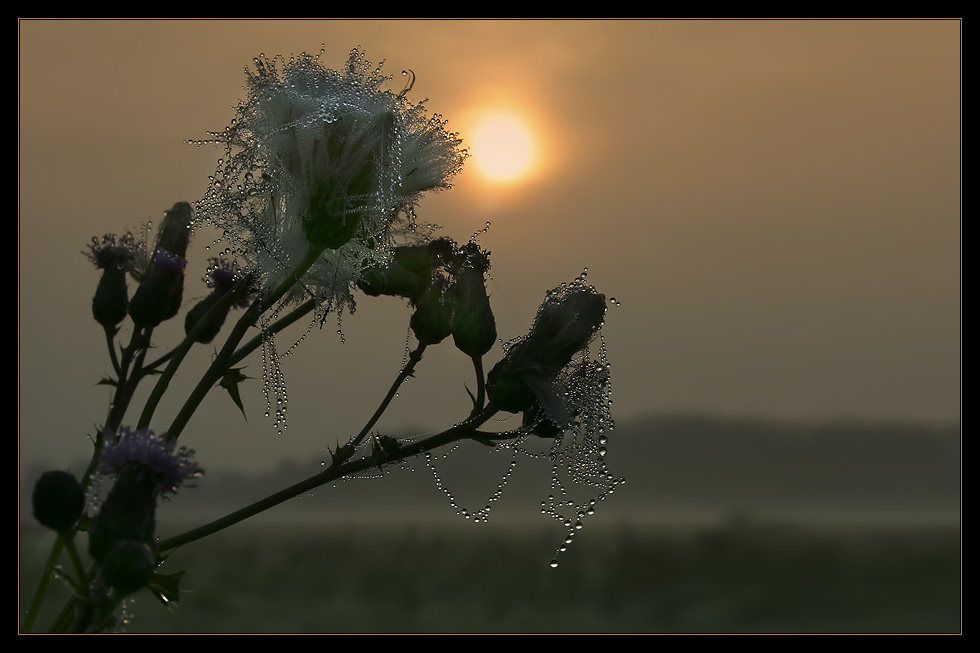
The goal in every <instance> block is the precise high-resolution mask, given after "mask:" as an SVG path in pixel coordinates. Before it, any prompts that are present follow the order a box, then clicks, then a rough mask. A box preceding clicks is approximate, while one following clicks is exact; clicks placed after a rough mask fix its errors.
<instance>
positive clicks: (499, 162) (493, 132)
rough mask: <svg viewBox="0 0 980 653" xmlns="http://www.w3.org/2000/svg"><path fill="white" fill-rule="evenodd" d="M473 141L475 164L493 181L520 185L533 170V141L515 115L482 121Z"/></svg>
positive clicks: (499, 116) (483, 119) (525, 127)
mask: <svg viewBox="0 0 980 653" xmlns="http://www.w3.org/2000/svg"><path fill="white" fill-rule="evenodd" d="M470 140H471V143H472V147H471V149H470V154H471V155H472V159H471V160H472V161H473V164H474V165H475V166H476V168H477V169H479V171H480V173H482V175H483V176H484V177H486V178H487V179H489V180H491V181H495V182H501V183H505V182H507V183H512V182H516V181H520V180H522V179H524V178H526V177H527V176H528V175H529V173H530V172H531V170H532V169H533V166H534V163H535V158H536V153H535V146H534V139H533V138H532V136H531V132H530V130H529V129H528V127H527V125H526V123H525V122H524V121H522V120H521V119H520V118H518V117H516V116H515V115H512V114H506V113H494V114H490V115H487V116H485V117H483V118H482V119H481V120H479V122H478V123H477V125H476V127H475V129H474V131H473V134H472V136H471V137H470Z"/></svg>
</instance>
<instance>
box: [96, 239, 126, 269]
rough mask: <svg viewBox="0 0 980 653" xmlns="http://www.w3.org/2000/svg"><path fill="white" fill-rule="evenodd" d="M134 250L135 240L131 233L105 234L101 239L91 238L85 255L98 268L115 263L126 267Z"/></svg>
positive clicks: (117, 265) (120, 266) (119, 266)
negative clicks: (117, 236)
mask: <svg viewBox="0 0 980 653" xmlns="http://www.w3.org/2000/svg"><path fill="white" fill-rule="evenodd" d="M135 252H136V240H135V238H134V237H133V234H126V235H124V236H120V237H119V238H118V239H117V238H116V235H115V234H106V235H104V236H102V239H101V240H100V239H99V238H94V237H93V238H92V242H91V243H90V244H89V251H88V253H87V256H88V258H89V260H90V261H92V262H93V263H95V267H97V268H99V269H100V270H104V269H105V268H108V267H109V266H110V265H115V266H116V267H118V268H123V269H126V268H128V267H129V265H130V263H131V262H132V260H133V258H134V256H135Z"/></svg>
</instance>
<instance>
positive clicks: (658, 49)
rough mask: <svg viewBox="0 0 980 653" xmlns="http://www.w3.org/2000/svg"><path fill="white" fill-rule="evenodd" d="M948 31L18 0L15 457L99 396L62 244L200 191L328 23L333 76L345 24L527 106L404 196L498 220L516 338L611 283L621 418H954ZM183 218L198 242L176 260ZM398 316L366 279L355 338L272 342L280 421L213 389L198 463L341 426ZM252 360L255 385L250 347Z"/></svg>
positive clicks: (86, 289)
mask: <svg viewBox="0 0 980 653" xmlns="http://www.w3.org/2000/svg"><path fill="white" fill-rule="evenodd" d="M960 30H961V25H960V23H959V22H958V21H953V20H935V21H680V22H677V21H627V22H618V21H603V22H592V21H566V22H550V21H533V22H520V21H505V22H456V21H391V22H374V21H368V22H352V21H304V22H293V21H272V22H270V21H135V22H134V21H110V22H106V21H33V20H23V21H21V22H20V23H19V55H20V61H19V64H20V68H19V74H20V78H19V101H20V107H19V108H20V116H19V118H20V120H19V155H20V161H19V163H20V167H19V173H20V174H19V188H18V191H19V193H18V199H19V207H18V208H19V255H20V256H19V258H20V261H19V262H20V419H21V423H20V425H21V446H22V455H23V456H24V458H25V460H31V459H34V458H40V457H51V456H54V457H55V458H56V460H55V462H56V463H59V464H64V463H67V462H69V461H73V460H77V459H79V458H81V457H83V456H87V451H86V444H85V439H84V437H85V434H86V432H87V430H88V431H91V429H92V425H93V424H94V423H96V422H98V421H99V420H101V419H103V417H104V414H105V410H106V404H107V402H108V399H109V393H108V391H107V390H106V389H105V387H102V386H95V385H94V383H95V381H97V380H98V378H100V376H102V375H103V374H106V373H107V372H108V370H109V365H108V363H107V362H106V356H105V351H104V343H103V340H102V333H101V329H100V327H98V326H97V325H96V324H95V323H94V322H93V321H92V320H91V317H90V303H91V297H92V292H93V291H94V288H95V284H96V283H97V281H98V274H97V272H96V271H95V270H94V269H93V268H92V267H91V264H90V263H89V262H88V261H87V260H86V259H85V257H84V256H83V255H82V254H81V253H80V252H81V251H82V249H83V248H84V247H85V245H86V244H87V243H88V242H89V240H90V239H91V237H92V236H96V235H102V234H103V233H106V232H120V231H123V230H125V229H126V228H137V227H138V226H139V225H140V224H141V223H142V222H144V221H145V220H147V219H154V220H157V219H159V217H160V216H161V215H162V212H163V210H165V209H167V208H169V207H170V206H171V205H173V203H174V202H176V201H181V200H188V201H194V200H196V199H198V198H200V197H201V196H202V194H203V191H204V187H205V184H206V183H207V176H208V175H209V174H210V173H211V172H212V171H213V168H214V163H215V160H216V159H217V158H218V156H219V155H220V152H219V151H218V150H216V149H209V148H197V147H195V146H191V145H187V144H186V143H185V140H186V139H194V138H203V137H205V136H206V132H207V131H209V130H219V129H221V128H223V127H224V126H225V125H226V124H227V123H228V121H229V120H230V119H231V117H232V115H233V112H234V106H235V105H236V103H237V101H238V100H239V98H241V97H242V96H243V91H242V86H243V79H244V77H243V72H242V71H243V69H244V67H245V66H246V65H249V64H250V62H251V59H252V57H253V56H255V55H257V54H259V53H265V54H267V55H273V54H286V55H288V54H290V53H298V52H300V51H303V50H305V51H317V50H319V48H320V45H321V44H324V46H325V52H324V54H323V56H322V60H323V61H325V62H326V64H327V65H329V66H331V67H338V66H341V65H342V64H343V63H344V62H345V60H346V56H347V53H348V52H349V51H350V50H351V48H353V47H355V46H361V47H362V48H363V49H364V50H365V52H366V54H367V56H368V58H369V59H371V60H372V61H380V60H382V59H384V60H386V63H385V70H386V71H387V72H388V73H389V74H392V75H396V79H395V80H394V81H393V87H395V88H400V87H401V86H402V84H403V80H402V78H401V77H400V76H399V75H398V73H400V71H401V70H402V69H404V68H410V69H412V70H413V71H414V72H415V74H416V76H417V78H416V82H415V85H414V88H413V89H412V91H411V97H413V98H415V99H422V98H426V97H428V98H429V102H428V107H429V109H430V110H431V111H434V112H438V113H440V114H442V116H443V117H444V118H445V119H447V120H449V126H450V128H451V129H453V130H458V131H460V134H461V136H462V138H463V139H464V141H465V140H466V139H467V129H471V130H472V129H475V127H476V125H475V121H476V119H477V117H478V116H479V115H480V114H481V112H483V111H485V110H487V109H488V108H497V109H504V110H508V111H512V112H514V113H515V114H516V115H519V116H522V117H523V118H524V119H525V120H526V122H527V126H528V128H529V130H530V131H531V133H532V135H533V137H534V138H535V145H536V148H537V151H538V154H539V157H540V158H539V159H538V161H537V163H536V164H535V165H536V167H535V168H534V174H533V176H532V177H531V178H529V179H528V180H526V181H525V182H523V183H517V184H512V185H489V184H487V183H486V181H485V180H484V179H483V178H482V177H481V176H480V175H479V174H478V173H477V170H476V169H475V166H472V165H468V166H467V167H466V169H464V171H463V173H462V174H461V175H460V176H459V177H458V178H457V184H456V187H455V188H454V189H453V190H451V191H449V192H446V193H443V194H440V195H436V196H432V197H428V198H426V199H425V200H423V202H422V203H421V204H420V206H419V207H418V214H419V217H420V218H421V219H422V220H425V221H428V222H434V223H437V224H439V225H441V226H442V227H443V228H444V229H443V233H444V234H445V235H448V236H450V237H453V238H455V239H456V240H460V241H465V240H466V239H467V238H469V236H470V235H471V234H473V233H474V232H476V231H478V230H480V229H482V228H483V226H484V225H485V223H486V222H488V221H489V222H490V223H491V227H490V229H489V231H488V232H487V233H486V234H484V235H483V236H481V238H480V242H481V243H482V244H483V246H484V247H486V248H488V249H490V250H491V252H492V263H493V268H492V270H491V275H492V278H493V281H492V283H491V286H490V290H491V292H492V298H491V300H492V302H493V305H494V309H495V313H496V317H497V324H498V332H499V335H500V337H501V338H502V339H504V340H507V339H509V338H511V337H514V336H518V335H522V334H523V333H524V332H525V331H526V328H527V326H528V325H529V323H530V321H531V319H532V317H533V314H534V310H535V308H536V307H537V305H538V303H539V302H540V300H541V298H542V297H543V296H544V292H545V291H546V290H547V289H549V288H552V287H554V286H556V285H558V284H559V283H561V282H562V281H568V280H570V279H572V278H573V277H575V276H576V275H577V274H578V273H579V272H580V271H581V270H582V268H583V267H586V266H587V267H588V268H589V279H590V280H591V281H592V282H593V283H594V284H596V285H597V286H598V287H599V290H600V291H602V292H604V293H606V294H607V296H613V297H616V299H618V300H620V301H621V302H622V306H621V307H618V308H617V307H613V308H611V309H610V311H609V314H608V316H607V326H606V329H605V330H604V333H605V336H606V340H607V345H608V350H609V358H610V361H611V362H612V364H613V381H614V388H615V393H614V397H615V400H616V403H615V412H614V415H615V417H617V418H618V419H620V420H627V419H630V418H635V417H639V416H642V415H645V414H649V413H653V412H666V411H673V410H687V411H700V412H706V413H712V414H725V415H751V416H761V417H777V418H782V417H788V418H805V419H816V418H837V417H860V418H865V419H916V420H927V421H944V422H951V421H955V420H957V419H958V418H959V411H960V358H961V345H960V335H961V330H960V320H961V313H960V293H961V281H960V271H961V252H960V248H961V222H960V193H961V179H960V176H961V162H960V157H961V143H960V141H961V107H960V103H961V79H960V76H961V69H960V58H961V34H960ZM476 156H478V153H477V152H474V157H476ZM470 163H473V162H470ZM205 240H206V239H205V238H198V242H197V243H196V244H197V246H198V249H197V253H196V256H197V258H196V259H195V254H194V253H192V254H191V257H190V258H191V267H190V269H191V270H192V271H191V272H189V277H190V278H192V279H195V281H196V279H197V277H199V276H200V275H201V274H203V268H204V265H203V263H204V258H205V257H206V254H205V252H204V251H203V246H204V245H205V244H206V242H204V241H205ZM195 261H196V268H195ZM195 269H197V270H198V271H197V272H194V271H193V270H195ZM197 288H198V290H197V291H195V290H194V286H192V288H191V289H189V290H188V292H187V293H186V295H185V300H186V301H188V302H190V301H192V299H193V298H194V297H197V296H199V295H200V294H203V291H202V290H200V287H199V286H197ZM195 292H197V294H196V295H195ZM409 315H410V313H409V311H408V309H407V308H405V307H404V306H403V305H402V304H401V303H400V302H398V301H395V300H391V301H389V300H386V299H379V300H369V298H363V299H362V300H360V301H359V303H358V309H357V312H356V313H355V314H354V315H352V316H347V317H345V319H344V321H343V331H344V334H345V337H346V343H345V344H343V345H342V344H341V343H340V342H339V339H338V337H337V335H336V333H335V329H334V328H326V329H324V330H323V331H322V332H318V333H316V334H314V336H313V337H311V338H308V339H307V342H306V343H305V344H304V345H303V348H302V349H301V350H300V352H301V354H302V355H301V356H298V357H295V358H293V359H287V360H286V361H285V362H284V372H285V374H286V380H287V383H289V392H290V429H289V431H288V433H287V435H285V436H283V437H282V438H279V437H277V436H275V435H274V433H273V431H272V428H271V425H270V424H269V423H268V421H266V420H263V418H262V417H261V406H262V404H263V400H262V398H261V393H260V392H259V387H260V385H259V382H258V381H256V382H253V386H252V388H251V389H250V394H247V396H246V397H245V401H246V408H247V409H248V410H249V415H248V416H249V422H248V423H247V424H244V423H243V422H242V420H241V418H240V416H239V415H236V412H237V411H236V409H235V408H234V407H233V406H232V404H231V402H229V401H228V400H227V398H225V397H221V396H218V395H217V394H216V395H215V396H214V397H213V398H212V399H211V400H210V401H209V402H207V403H206V405H205V406H204V408H203V409H202V411H201V414H200V415H199V417H198V420H197V421H196V422H194V423H192V428H191V431H189V432H188V434H187V439H188V445H189V446H193V447H194V448H196V449H198V450H199V452H201V453H202V458H206V455H205V454H207V452H208V451H209V450H215V451H216V450H217V449H218V448H219V447H220V446H221V445H225V449H227V442H228V437H229V436H234V437H235V438H236V442H238V443H241V446H240V447H237V449H238V450H239V452H238V453H235V454H232V455H231V456H230V457H229V456H228V454H224V455H225V456H226V459H227V460H228V461H229V464H241V465H245V466H262V465H263V464H264V463H268V462H270V461H273V460H280V459H282V458H286V457H306V456H309V455H317V452H318V451H322V450H323V443H324V442H326V443H329V444H330V445H333V444H335V442H336V440H338V439H340V440H343V439H345V438H346V437H347V436H348V435H350V434H351V433H352V432H356V431H357V429H358V427H359V425H360V424H361V423H363V421H364V420H365V419H366V418H367V417H368V416H369V415H370V413H371V412H372V411H373V408H374V406H375V405H376V403H377V401H378V400H380V398H381V397H382V396H383V394H384V392H385V390H386V388H387V386H388V384H389V383H390V380H391V379H393V377H394V375H395V374H396V373H397V370H398V368H399V367H400V365H401V361H402V356H403V352H404V349H405V338H406V329H407V325H408V319H409ZM331 327H332V325H331ZM178 329H179V327H178ZM300 333H301V331H300ZM295 335H298V334H295ZM295 335H294V337H295ZM164 337H166V336H164ZM287 340H288V342H287ZM176 341H177V340H176V334H174V335H173V339H172V340H170V342H174V343H175V342H176ZM290 343H291V340H289V339H288V338H284V339H283V341H282V345H283V348H285V346H286V345H288V344H290ZM161 344H164V343H161ZM208 354H209V351H207V350H206V349H205V348H201V350H200V351H199V352H198V357H199V358H200V359H201V361H200V363H198V367H197V368H194V369H201V367H202V366H203V364H204V363H205V362H206V359H207V358H208ZM499 355H500V354H499V349H497V350H495V351H494V352H492V353H491V356H492V357H493V356H499ZM460 359H461V356H458V355H457V353H456V352H454V351H453V348H452V345H451V344H444V345H442V346H441V347H440V348H437V349H436V350H435V351H433V352H431V354H428V355H427V358H426V360H425V361H424V363H423V366H422V367H421V368H420V371H419V373H418V378H417V379H415V380H413V381H412V382H411V383H410V384H409V385H408V386H407V387H406V388H405V389H404V391H403V392H402V393H401V396H400V397H399V400H398V401H396V404H395V406H393V408H392V412H391V418H390V420H389V421H388V422H387V423H385V424H384V425H383V428H390V429H396V428H398V427H399V425H402V424H406V425H411V426H412V427H414V428H417V429H419V430H426V429H430V428H438V427H442V426H445V425H447V424H451V423H453V422H454V421H456V420H457V419H459V418H460V417H461V416H463V415H464V414H465V412H466V411H465V408H466V402H467V401H468V399H467V396H466V393H465V391H464V389H463V384H464V383H466V384H469V385H472V381H471V378H470V376H471V373H470V370H469V369H468V366H467V361H465V360H460ZM190 368H193V366H189V369H188V371H187V375H186V376H185V377H183V378H184V379H185V383H187V384H188V386H187V387H188V389H189V387H190V386H189V384H190V379H191V378H192V375H193V370H192V369H190ZM246 373H247V374H249V375H250V376H255V377H258V376H261V364H260V362H258V360H256V361H255V362H254V363H253V364H252V367H250V368H249V369H248V370H246ZM247 392H248V391H247ZM182 399H183V396H182V395H181V393H180V392H177V393H176V394H175V396H174V397H173V398H172V403H171V404H164V406H163V407H162V409H161V411H162V412H163V414H165V415H169V414H172V413H168V412H167V411H168V410H169V411H173V410H175V409H176V405H177V402H178V401H181V400H182ZM195 424H196V425H197V426H196V429H195ZM259 461H262V462H259Z"/></svg>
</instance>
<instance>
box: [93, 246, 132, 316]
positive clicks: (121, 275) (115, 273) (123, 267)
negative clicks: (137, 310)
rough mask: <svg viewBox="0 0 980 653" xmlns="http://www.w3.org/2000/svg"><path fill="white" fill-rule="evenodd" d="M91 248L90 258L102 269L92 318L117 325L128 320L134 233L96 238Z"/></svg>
mask: <svg viewBox="0 0 980 653" xmlns="http://www.w3.org/2000/svg"><path fill="white" fill-rule="evenodd" d="M89 250H90V251H89V254H88V257H89V259H90V260H91V261H92V262H93V263H95V266H96V267H98V268H100V269H101V270H102V278H101V279H99V286H98V288H97V289H96V291H95V296H94V297H93V298H92V317H94V318H95V321H96V322H98V323H99V324H101V325H102V326H104V327H106V328H110V327H114V326H116V325H117V324H119V323H120V322H122V321H123V320H124V319H126V309H127V308H128V306H129V291H128V290H127V288H126V273H127V272H128V271H129V270H130V266H131V265H132V262H133V255H134V250H135V243H134V239H133V236H132V235H130V234H127V235H125V236H122V237H121V238H119V239H118V240H117V239H116V236H115V235H113V234H106V235H105V236H103V237H102V240H101V241H100V240H99V239H97V238H93V239H92V244H91V245H89Z"/></svg>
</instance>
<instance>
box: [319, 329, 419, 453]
mask: <svg viewBox="0 0 980 653" xmlns="http://www.w3.org/2000/svg"><path fill="white" fill-rule="evenodd" d="M424 352H425V344H423V343H419V346H418V347H416V349H415V351H413V352H412V353H410V354H409V355H408V363H406V364H405V367H403V368H402V371H401V372H399V373H398V376H397V377H396V378H395V381H394V383H392V384H391V388H389V389H388V394H387V395H385V398H384V399H382V400H381V404H380V405H379V406H378V408H377V410H375V411H374V415H372V416H371V419H369V420H368V421H367V424H365V425H364V428H362V429H361V432H360V433H358V434H357V435H356V436H355V437H354V439H353V440H351V441H350V442H348V443H347V444H346V445H344V450H345V452H347V455H348V456H349V455H350V454H352V453H354V450H355V449H356V448H357V445H359V444H361V442H362V441H363V440H364V438H365V437H366V436H367V434H368V433H369V432H370V431H371V429H372V428H373V427H374V425H375V424H377V423H378V420H379V419H381V415H383V414H384V412H385V411H386V410H387V409H388V404H390V403H391V400H392V399H394V398H395V395H396V394H398V388H400V387H401V385H402V383H404V382H405V379H407V378H408V377H410V376H412V374H413V373H414V372H415V366H416V365H417V364H418V362H419V361H420V360H422V354H423V353H424ZM339 453H340V452H339V451H338V454H339Z"/></svg>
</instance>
